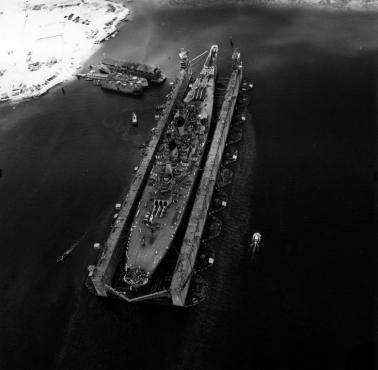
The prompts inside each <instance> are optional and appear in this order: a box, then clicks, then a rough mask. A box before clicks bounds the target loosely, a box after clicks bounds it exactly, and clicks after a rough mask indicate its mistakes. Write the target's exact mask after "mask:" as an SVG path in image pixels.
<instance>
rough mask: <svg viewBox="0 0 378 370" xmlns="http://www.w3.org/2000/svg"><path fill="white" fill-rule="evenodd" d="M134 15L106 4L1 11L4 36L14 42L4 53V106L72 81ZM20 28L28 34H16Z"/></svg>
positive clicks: (0, 73) (0, 85) (0, 68)
mask: <svg viewBox="0 0 378 370" xmlns="http://www.w3.org/2000/svg"><path fill="white" fill-rule="evenodd" d="M24 13H25V14H24ZM130 14H131V12H130V9H129V8H127V7H126V5H125V4H123V3H122V2H117V1H106V0H100V1H98V2H96V3H92V4H88V3H77V4H73V3H72V2H70V3H67V1H65V0H61V1H60V2H59V3H55V4H53V5H47V3H44V4H37V3H36V0H34V1H31V4H28V5H27V6H25V7H21V6H20V4H17V5H16V6H13V8H11V7H10V9H8V10H7V11H6V12H5V11H2V9H1V8H0V32H2V33H3V34H5V35H6V36H9V37H10V38H9V39H8V40H7V43H5V44H4V45H2V46H1V49H0V60H1V62H2V63H1V65H0V104H1V105H4V103H5V104H15V103H18V102H21V101H25V100H29V99H35V98H38V97H40V96H42V95H45V94H46V93H48V92H49V90H51V89H52V88H53V87H55V86H58V85H60V84H65V83H69V82H72V81H73V80H74V79H75V74H76V73H78V72H79V71H80V70H81V69H82V66H83V65H84V64H85V63H86V62H87V61H88V60H89V59H90V58H91V57H92V55H94V54H95V53H96V52H97V51H98V50H99V49H100V48H101V46H102V45H101V44H102V43H103V42H104V41H107V39H110V38H114V37H115V36H116V35H117V33H118V32H119V30H120V29H121V27H122V26H123V23H124V22H125V21H127V20H128V18H129V16H130ZM75 17H76V18H75ZM41 19H44V24H43V23H42V22H41ZM1 22H3V25H1ZM40 23H41V24H40ZM17 26H19V28H20V29H22V30H23V31H22V32H19V33H14V32H11V29H12V27H16V28H17Z"/></svg>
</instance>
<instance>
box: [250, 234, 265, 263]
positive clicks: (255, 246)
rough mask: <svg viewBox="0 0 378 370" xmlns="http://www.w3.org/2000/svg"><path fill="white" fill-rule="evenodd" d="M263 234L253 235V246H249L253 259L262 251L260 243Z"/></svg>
mask: <svg viewBox="0 0 378 370" xmlns="http://www.w3.org/2000/svg"><path fill="white" fill-rule="evenodd" d="M261 238H262V237H261V234H260V233H259V232H256V233H254V234H253V235H252V238H251V244H250V245H249V252H250V253H251V258H252V259H253V257H254V256H255V254H256V253H257V252H259V251H260V243H261Z"/></svg>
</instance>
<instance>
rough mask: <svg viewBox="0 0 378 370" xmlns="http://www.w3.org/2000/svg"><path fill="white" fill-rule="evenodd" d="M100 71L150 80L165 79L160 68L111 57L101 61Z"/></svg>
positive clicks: (158, 80) (157, 81)
mask: <svg viewBox="0 0 378 370" xmlns="http://www.w3.org/2000/svg"><path fill="white" fill-rule="evenodd" d="M100 70H101V72H104V73H114V72H121V73H125V74H130V75H132V76H138V77H144V78H146V79H147V80H148V81H150V82H154V83H161V82H164V81H165V80H166V76H165V75H164V74H163V73H162V72H161V70H160V68H158V67H155V66H150V65H147V64H141V63H133V62H127V61H120V60H116V59H112V58H105V59H103V60H102V61H101V65H100Z"/></svg>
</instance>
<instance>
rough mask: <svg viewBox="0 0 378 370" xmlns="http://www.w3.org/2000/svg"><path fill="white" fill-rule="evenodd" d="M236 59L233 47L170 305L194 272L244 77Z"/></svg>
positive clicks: (178, 301) (180, 299)
mask: <svg viewBox="0 0 378 370" xmlns="http://www.w3.org/2000/svg"><path fill="white" fill-rule="evenodd" d="M239 58H240V55H239V53H238V52H237V51H236V50H235V51H234V54H233V71H232V74H231V77H230V80H229V82H228V85H227V91H226V95H225V99H224V102H223V104H222V108H221V111H220V115H219V118H218V121H217V125H216V128H215V132H214V136H213V140H212V143H211V146H210V150H209V154H208V157H207V160H206V164H205V167H204V170H203V175H202V178H201V182H200V185H199V188H198V191H197V194H196V197H195V201H194V205H193V209H192V212H191V215H190V218H189V222H188V226H187V229H186V232H185V236H184V240H183V243H182V246H181V250H180V253H179V257H178V260H177V264H176V267H175V271H174V274H173V276H172V281H171V286H170V292H171V298H172V304H173V305H175V306H185V305H186V297H187V295H188V289H189V285H190V281H191V278H192V276H193V273H194V264H195V262H196V257H197V252H198V249H199V246H200V242H201V238H202V235H203V231H204V228H205V223H206V219H207V216H208V211H209V207H210V203H211V198H212V195H213V192H214V188H215V184H216V181H217V176H218V172H219V169H220V164H221V161H222V156H223V151H224V149H225V147H226V139H227V136H228V132H229V129H230V126H231V120H232V116H233V113H234V108H235V103H236V100H237V97H238V94H239V89H240V84H241V80H242V76H243V69H242V65H241V62H240V59H239Z"/></svg>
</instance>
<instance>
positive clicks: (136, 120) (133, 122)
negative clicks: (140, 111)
mask: <svg viewBox="0 0 378 370" xmlns="http://www.w3.org/2000/svg"><path fill="white" fill-rule="evenodd" d="M131 123H132V125H133V126H134V127H136V126H138V117H137V115H136V113H135V112H133V113H132V115H131Z"/></svg>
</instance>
